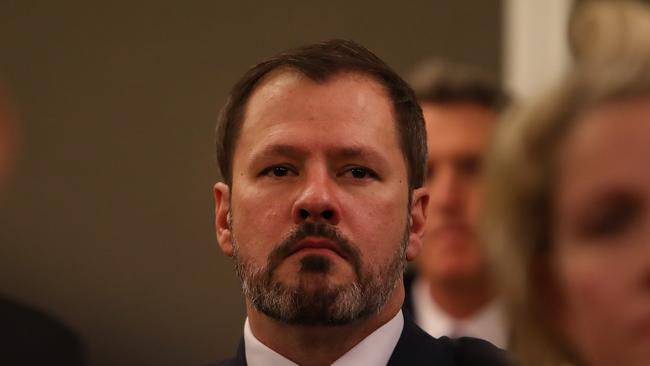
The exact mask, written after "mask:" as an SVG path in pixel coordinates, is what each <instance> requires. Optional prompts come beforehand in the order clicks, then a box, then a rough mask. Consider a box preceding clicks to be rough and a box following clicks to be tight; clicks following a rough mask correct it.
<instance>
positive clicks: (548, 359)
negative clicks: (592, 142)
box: [482, 1, 650, 366]
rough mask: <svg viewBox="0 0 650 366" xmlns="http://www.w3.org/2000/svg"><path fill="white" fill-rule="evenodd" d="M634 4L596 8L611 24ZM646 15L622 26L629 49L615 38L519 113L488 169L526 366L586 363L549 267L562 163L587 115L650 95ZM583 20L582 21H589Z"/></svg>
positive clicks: (493, 246) (490, 221)
mask: <svg viewBox="0 0 650 366" xmlns="http://www.w3.org/2000/svg"><path fill="white" fill-rule="evenodd" d="M629 4H631V3H629V2H610V3H607V4H606V3H605V2H603V1H599V2H597V4H596V3H594V5H589V6H597V7H598V9H600V10H598V12H599V13H598V16H599V17H603V18H602V19H601V20H600V21H601V22H607V21H610V20H611V19H608V18H607V17H606V16H605V15H603V13H601V12H602V11H604V10H603V9H607V8H608V7H609V9H611V13H610V14H612V16H615V17H619V16H621V14H627V13H625V12H626V11H627V10H621V9H623V8H621V7H627V6H631V5H629ZM637 5H638V4H634V5H632V6H637ZM588 9H595V8H591V7H589V8H588ZM625 9H627V8H625ZM646 10H647V8H646ZM587 11H588V12H593V11H595V10H587ZM584 14H585V15H584V16H585V17H593V15H589V14H593V13H584ZM644 14H646V17H645V18H639V17H638V13H634V15H630V16H629V18H627V20H626V21H622V22H621V23H620V24H619V26H621V27H625V29H626V30H625V31H622V33H620V34H621V35H620V37H623V39H622V40H621V42H622V43H624V44H626V46H625V47H624V48H621V47H619V46H620V43H621V42H616V41H615V40H608V41H603V42H610V43H607V44H604V43H603V44H599V45H592V46H590V47H592V48H591V50H589V51H588V50H587V49H586V48H584V49H581V51H580V52H581V56H580V57H579V58H578V59H577V61H576V64H575V66H574V68H573V69H572V70H571V71H570V72H569V73H568V74H567V76H566V78H565V80H564V81H563V83H562V84H561V85H560V86H558V87H557V88H556V89H555V90H553V91H551V92H550V93H548V94H547V95H545V96H543V97H542V98H540V99H538V100H537V101H533V103H531V104H528V105H524V106H520V107H515V108H514V109H513V110H511V111H509V112H508V113H506V116H505V118H504V120H503V121H502V123H500V125H499V126H498V127H497V132H496V137H495V139H494V140H493V142H492V149H491V151H490V153H489V154H488V162H487V166H486V169H487V172H486V180H487V185H486V192H485V197H486V198H485V200H486V205H485V212H484V220H483V223H482V233H483V235H484V236H485V238H484V239H485V242H486V245H487V250H488V254H489V258H490V260H491V261H492V262H493V268H494V269H495V271H496V275H497V278H498V279H499V283H500V284H501V286H502V289H501V290H502V292H503V294H504V297H505V301H506V305H507V310H508V315H509V316H510V320H511V324H512V342H511V347H510V348H511V350H512V351H513V353H514V356H515V358H516V359H518V360H519V362H520V363H521V364H522V365H526V366H528V365H531V366H534V365H564V364H571V363H575V362H578V361H579V360H578V357H577V356H576V355H573V354H572V353H571V351H570V348H569V347H568V344H567V342H566V341H564V340H563V339H562V335H561V333H560V332H559V331H558V329H557V324H554V322H556V320H555V317H554V314H553V311H554V309H552V307H551V306H550V305H551V301H552V300H554V297H555V296H557V293H556V291H557V289H556V288H555V287H554V285H553V281H554V280H553V273H552V272H551V271H550V268H551V266H549V264H550V262H549V261H550V260H551V258H550V252H551V249H552V245H553V243H552V230H553V226H554V225H553V217H552V215H551V212H552V205H553V194H554V192H555V191H556V183H557V182H556V168H557V161H558V159H561V158H562V156H561V150H562V145H563V140H564V139H565V137H566V136H567V135H568V133H569V131H570V129H571V128H573V127H574V126H575V122H576V121H577V120H578V119H579V117H580V115H581V114H582V113H584V112H585V111H587V110H589V109H591V108H593V107H594V106H596V105H600V104H603V103H608V102H614V101H619V100H624V99H629V98H635V97H641V96H650V32H647V33H646V31H647V29H648V24H649V23H650V13H644ZM581 16H582V15H577V16H576V21H586V20H584V19H588V18H580V17H581ZM624 16H627V15H624ZM603 19H608V20H603ZM640 23H643V24H640ZM574 35H575V34H574ZM629 35H633V36H629ZM585 37H586V36H585ZM628 37H632V38H633V40H632V39H630V38H628ZM644 37H645V38H644ZM585 42H586V41H585ZM632 45H634V46H632ZM585 47H586V46H585Z"/></svg>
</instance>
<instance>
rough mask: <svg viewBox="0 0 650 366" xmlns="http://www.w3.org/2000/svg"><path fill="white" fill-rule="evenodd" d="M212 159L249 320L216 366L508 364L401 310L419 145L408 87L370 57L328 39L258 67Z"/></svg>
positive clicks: (489, 349) (228, 111)
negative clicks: (437, 333)
mask: <svg viewBox="0 0 650 366" xmlns="http://www.w3.org/2000/svg"><path fill="white" fill-rule="evenodd" d="M217 156H218V160H219V167H220V170H221V173H222V175H223V178H224V181H223V182H219V183H217V184H215V186H214V195H215V201H216V218H215V222H216V231H217V238H218V240H219V245H220V247H221V249H222V250H223V252H224V253H225V254H226V255H228V256H230V257H232V258H233V260H234V263H235V269H236V272H237V274H238V276H239V278H240V279H241V281H242V287H243V291H244V295H245V298H246V308H247V315H248V317H247V319H246V322H245V324H244V337H243V340H242V342H241V344H240V347H239V350H238V352H237V354H236V356H235V358H234V359H232V360H229V361H225V362H223V363H221V364H222V365H252V366H257V365H337V366H343V365H386V364H389V365H424V364H432V365H501V364H504V363H505V361H504V356H503V354H502V353H501V352H500V351H499V350H498V349H497V348H495V347H494V346H492V345H490V344H489V343H487V342H484V341H479V340H476V339H471V338H463V339H460V340H456V341H451V340H450V339H448V338H444V337H443V338H440V339H434V338H432V337H430V336H428V335H427V334H426V333H424V332H423V331H422V330H420V329H419V328H418V327H417V326H416V325H414V324H413V323H412V321H411V320H409V319H408V318H405V317H404V315H403V314H402V312H401V310H400V308H401V306H402V302H403V300H404V286H403V283H402V273H403V270H404V265H405V262H406V261H407V260H412V259H414V258H415V257H416V256H417V254H418V252H419V250H420V247H421V241H422V234H423V230H424V224H425V212H426V206H427V202H428V194H427V193H426V191H425V190H424V189H423V188H422V185H423V181H424V176H425V163H426V157H427V147H426V132H425V126H424V121H423V117H422V111H421V109H420V107H419V105H418V104H417V101H416V99H415V96H414V94H413V92H412V90H411V89H410V87H409V86H408V85H407V84H406V83H405V82H404V81H403V80H402V79H401V78H400V77H399V76H398V75H397V74H396V73H395V72H393V71H392V70H391V69H390V68H389V67H388V66H387V65H386V64H385V63H384V62H383V61H381V60H380V59H379V58H378V57H377V56H375V55H374V54H373V53H371V52H370V51H368V50H367V49H365V48H364V47H362V46H360V45H358V44H356V43H354V42H351V41H343V40H332V41H327V42H322V43H317V44H312V45H308V46H305V47H301V48H298V49H295V50H291V51H288V52H285V53H282V54H280V55H278V56H276V57H273V58H270V59H268V60H265V61H263V62H261V63H259V64H257V65H256V66H254V67H253V68H252V69H250V70H249V71H248V72H247V73H246V74H245V75H244V77H243V78H242V79H241V80H240V81H239V82H238V83H237V84H236V85H235V86H234V88H233V90H232V92H231V94H230V97H229V99H228V102H227V104H226V106H225V107H224V109H223V110H222V113H221V115H220V121H219V126H218V129H217Z"/></svg>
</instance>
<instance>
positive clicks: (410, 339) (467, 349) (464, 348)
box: [388, 317, 510, 366]
mask: <svg viewBox="0 0 650 366" xmlns="http://www.w3.org/2000/svg"><path fill="white" fill-rule="evenodd" d="M400 365H409V366H424V365H436V366H508V365H510V362H509V361H508V358H507V355H506V353H505V351H503V350H501V349H499V348H497V347H496V346H494V345H492V344H491V343H489V342H487V341H484V340H480V339H476V338H470V337H463V338H458V339H453V340H452V339H450V338H448V337H440V338H433V337H431V336H430V335H429V334H427V333H426V332H425V331H423V330H422V329H420V328H419V327H418V326H417V325H415V323H413V322H412V320H411V319H409V318H408V317H405V322H404V329H403V330H402V335H401V337H400V339H399V341H398V342H397V345H396V346H395V350H394V351H393V354H392V355H391V358H390V360H389V361H388V366H400Z"/></svg>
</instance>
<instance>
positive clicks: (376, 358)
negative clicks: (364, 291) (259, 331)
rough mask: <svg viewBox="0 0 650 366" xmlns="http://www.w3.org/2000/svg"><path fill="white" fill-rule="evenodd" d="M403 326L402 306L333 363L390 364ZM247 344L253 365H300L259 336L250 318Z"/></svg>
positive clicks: (246, 327) (246, 325) (342, 365)
mask: <svg viewBox="0 0 650 366" xmlns="http://www.w3.org/2000/svg"><path fill="white" fill-rule="evenodd" d="M403 328H404V316H403V315H402V311H401V310H400V311H399V313H397V315H395V316H394V317H393V318H392V319H391V320H390V321H388V322H387V323H386V324H384V325H382V326H381V327H379V328H377V329H376V330H375V331H374V332H372V333H370V335H369V336H367V337H366V338H365V339H364V340H362V341H361V342H359V343H358V344H357V345H356V346H354V348H352V349H351V350H349V351H348V352H346V353H345V354H344V355H343V356H341V357H340V358H339V359H338V360H336V361H335V362H334V363H333V364H332V366H359V365H364V366H366V365H367V366H375V365H376V366H380V365H381V366H383V365H386V364H387V363H388V360H389V359H390V356H391V355H392V354H393V349H394V348H395V346H396V345H397V341H398V340H399V337H400V335H401V334H402V329H403ZM244 347H245V352H246V363H248V365H249V366H298V364H297V363H295V362H292V361H291V360H289V359H287V358H285V357H284V356H282V355H280V354H279V353H277V352H275V351H274V350H272V349H270V348H269V347H268V346H266V345H265V344H264V343H262V342H260V341H259V340H258V339H257V338H255V336H254V335H253V332H252V330H251V327H250V324H249V323H248V318H246V322H245V323H244Z"/></svg>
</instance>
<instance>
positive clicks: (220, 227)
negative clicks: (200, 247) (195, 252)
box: [213, 182, 233, 257]
mask: <svg viewBox="0 0 650 366" xmlns="http://www.w3.org/2000/svg"><path fill="white" fill-rule="evenodd" d="M213 190H214V205H215V209H214V216H215V217H214V224H215V228H216V231H217V241H218V242H219V246H220V247H221V250H222V251H223V253H224V254H225V255H227V256H229V257H232V255H233V245H232V232H231V230H230V222H229V221H230V220H229V218H228V215H230V188H228V186H227V185H226V184H225V183H222V182H218V183H217V184H215V185H214V188H213Z"/></svg>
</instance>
